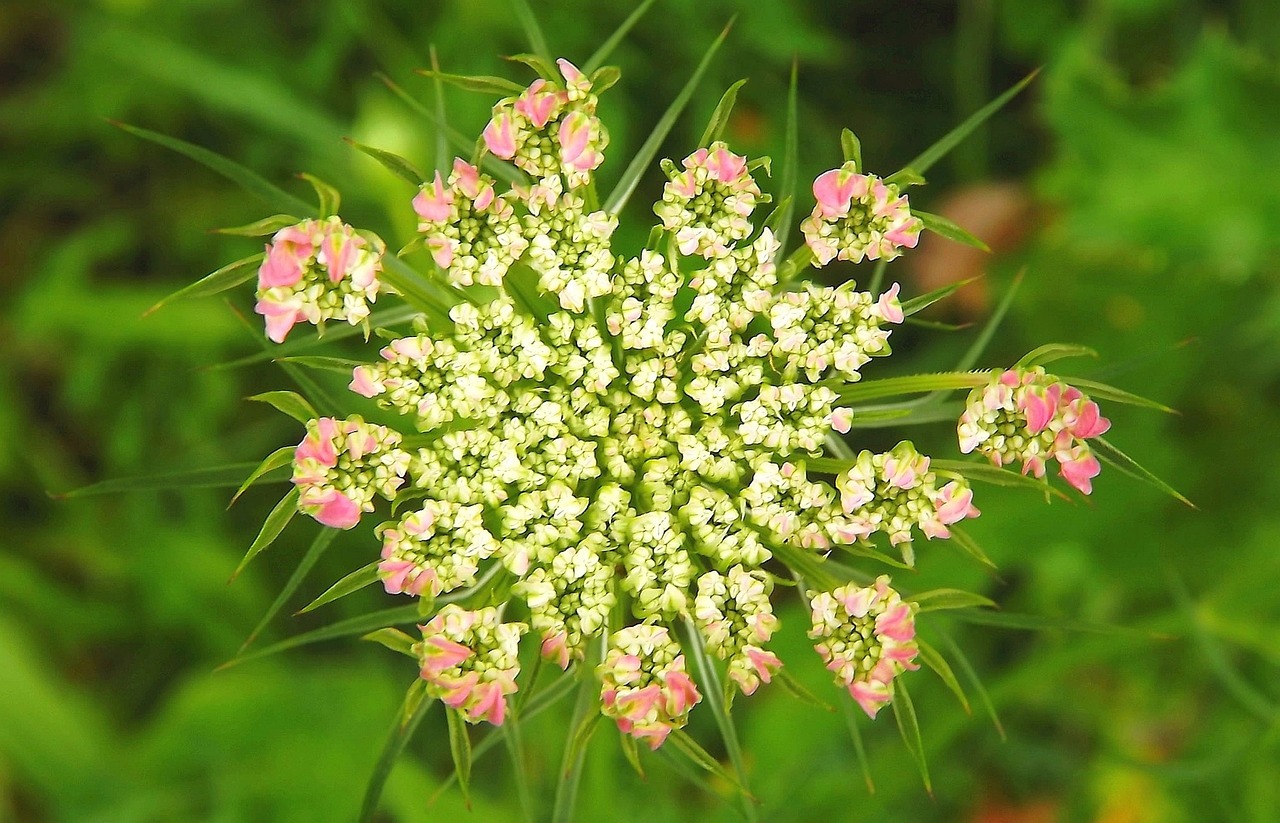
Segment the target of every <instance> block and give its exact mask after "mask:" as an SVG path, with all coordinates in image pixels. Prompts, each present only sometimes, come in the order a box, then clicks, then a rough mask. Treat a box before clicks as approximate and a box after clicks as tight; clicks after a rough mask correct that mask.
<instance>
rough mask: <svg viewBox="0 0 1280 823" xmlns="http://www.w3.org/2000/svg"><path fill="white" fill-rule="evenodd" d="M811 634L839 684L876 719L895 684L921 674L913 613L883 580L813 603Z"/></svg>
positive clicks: (833, 593) (818, 598)
mask: <svg viewBox="0 0 1280 823" xmlns="http://www.w3.org/2000/svg"><path fill="white" fill-rule="evenodd" d="M809 602H810V606H811V608H812V614H813V628H812V629H811V630H810V631H809V637H811V638H813V639H814V640H817V641H818V642H817V644H816V645H815V647H814V648H816V649H817V650H818V654H820V655H821V656H822V660H823V662H825V663H826V664H827V669H829V670H830V671H832V672H834V673H835V676H836V682H837V683H840V684H841V685H843V686H845V687H846V688H848V689H849V694H850V695H851V696H852V697H853V699H854V700H856V701H857V702H858V705H859V706H861V707H862V710H863V711H865V712H866V713H867V715H868V716H870V717H875V716H876V713H877V712H879V711H880V709H881V708H882V707H884V706H885V705H886V704H887V703H888V702H889V701H890V700H892V699H893V679H894V678H895V677H897V676H898V675H899V674H901V673H902V672H903V670H906V669H915V668H918V666H917V665H916V663H915V662H914V661H915V658H916V655H917V654H918V653H919V651H920V650H919V647H918V646H917V645H916V640H915V637H916V621H915V608H914V606H913V605H912V604H910V603H907V602H905V601H903V599H902V598H901V597H900V596H899V595H898V593H897V592H896V591H894V590H893V589H891V588H890V587H889V578H888V577H887V576H885V575H881V576H880V577H879V578H877V579H876V582H875V584H874V585H872V586H868V587H866V588H859V587H857V586H853V585H849V586H841V587H839V588H837V589H836V590H834V591H830V592H819V593H818V594H816V595H814V596H813V597H812V599H811V600H810V601H809Z"/></svg>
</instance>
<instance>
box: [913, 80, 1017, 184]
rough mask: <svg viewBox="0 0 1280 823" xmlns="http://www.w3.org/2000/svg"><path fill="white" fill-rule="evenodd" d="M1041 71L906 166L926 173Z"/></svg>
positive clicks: (970, 118)
mask: <svg viewBox="0 0 1280 823" xmlns="http://www.w3.org/2000/svg"><path fill="white" fill-rule="evenodd" d="M1039 73H1040V70H1039V69H1036V70H1035V71H1033V72H1031V73H1030V74H1028V75H1027V76H1026V77H1024V78H1022V79H1021V80H1020V81H1018V82H1017V83H1016V84H1015V85H1014V86H1013V87H1012V88H1010V89H1009V90H1008V91H1006V92H1005V93H1004V94H1002V95H1000V96H999V97H997V98H996V99H995V100H992V101H991V102H990V103H988V104H987V105H985V106H983V107H982V108H980V109H978V110H977V111H976V112H974V113H973V114H971V115H969V117H968V118H967V119H966V120H965V121H964V122H963V123H961V124H960V125H958V126H956V127H955V128H954V129H952V130H951V131H949V132H947V134H946V135H944V136H943V137H942V139H941V140H939V141H938V142H936V143H934V144H933V145H932V146H930V147H929V148H927V149H925V150H924V151H923V152H921V153H920V154H919V155H918V156H916V158H915V159H914V160H912V161H911V162H910V163H907V165H906V166H905V168H909V169H911V170H912V171H914V172H916V173H917V174H924V173H925V172H927V171H928V170H929V169H930V168H931V167H932V166H933V164H934V163H937V162H938V161H939V160H941V159H942V158H943V157H946V156H947V153H948V152H950V151H951V150H952V149H953V148H955V147H956V146H957V145H958V144H959V143H960V141H962V140H964V139H965V138H966V137H968V136H969V134H970V133H972V132H973V130H974V129H976V128H978V126H981V125H982V124H983V123H985V122H986V121H987V119H988V118H989V117H991V115H993V114H995V113H996V112H997V111H999V110H1000V109H1002V108H1004V106H1005V104H1006V103H1008V102H1009V101H1010V100H1012V99H1013V98H1014V97H1016V96H1017V95H1018V92H1020V91H1022V90H1023V89H1024V88H1026V87H1027V84H1029V83H1030V82H1031V81H1032V80H1034V79H1035V77H1036V75H1037V74H1039Z"/></svg>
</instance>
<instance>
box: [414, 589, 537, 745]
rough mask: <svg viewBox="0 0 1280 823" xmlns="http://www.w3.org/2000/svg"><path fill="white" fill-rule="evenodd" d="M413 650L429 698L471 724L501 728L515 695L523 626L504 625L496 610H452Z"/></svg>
mask: <svg viewBox="0 0 1280 823" xmlns="http://www.w3.org/2000/svg"><path fill="white" fill-rule="evenodd" d="M418 628H419V629H420V630H421V631H422V640H421V641H419V642H417V643H415V644H414V645H413V653H414V655H415V656H416V657H417V658H418V662H419V664H420V666H421V669H422V671H421V673H422V679H423V680H425V681H426V682H427V692H428V693H429V694H431V695H433V696H435V697H438V698H440V699H441V700H442V701H443V702H444V703H445V705H447V706H449V707H450V708H453V709H457V710H458V711H460V712H461V713H462V716H463V717H465V718H466V719H467V721H468V722H471V723H478V722H480V721H481V720H487V721H489V722H490V723H492V724H493V725H495V726H501V725H502V723H503V720H504V719H505V718H506V712H507V696H508V695H510V694H514V693H515V692H516V691H517V686H516V675H518V674H519V673H520V659H519V657H518V652H519V644H520V636H521V635H522V634H524V632H525V630H526V628H527V627H526V626H525V625H524V624H523V623H503V622H502V619H501V618H500V617H499V616H498V610H497V609H495V608H492V607H490V608H484V609H479V610H477V611H467V610H466V609H463V608H461V607H459V606H455V605H453V604H449V605H447V606H445V607H444V608H442V609H441V610H440V612H439V613H438V614H437V615H436V616H435V617H433V618H431V620H430V621H428V622H427V624H426V625H423V626H419V627H418Z"/></svg>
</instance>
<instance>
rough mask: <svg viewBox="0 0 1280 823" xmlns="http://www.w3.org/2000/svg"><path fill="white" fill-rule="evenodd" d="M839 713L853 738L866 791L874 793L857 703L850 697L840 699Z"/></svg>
mask: <svg viewBox="0 0 1280 823" xmlns="http://www.w3.org/2000/svg"><path fill="white" fill-rule="evenodd" d="M840 713H841V714H843V715H844V725H845V727H846V728H847V729H848V730H849V738H850V739H851V740H853V751H854V754H855V755H857V757H858V767H859V768H860V769H861V770H862V780H863V782H865V783H866V784H867V793H868V794H875V793H876V784H875V781H874V780H872V779H871V763H870V761H869V760H867V748H866V746H864V745H863V743H862V732H861V730H859V729H858V723H859V722H860V719H859V717H858V707H857V704H855V703H854V702H853V699H852V698H849V699H841V701H840Z"/></svg>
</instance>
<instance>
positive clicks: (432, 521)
mask: <svg viewBox="0 0 1280 823" xmlns="http://www.w3.org/2000/svg"><path fill="white" fill-rule="evenodd" d="M483 512H484V507H483V506H480V505H473V506H463V505H458V504H457V503H452V502H450V501H447V500H428V501H426V502H425V503H424V504H423V506H422V508H420V509H418V510H417V511H415V512H411V513H409V514H407V515H405V516H404V517H403V518H401V520H400V522H398V523H384V524H382V525H381V526H380V527H379V531H380V533H381V536H382V561H381V562H380V563H378V577H379V578H380V579H381V580H382V584H383V586H384V587H385V588H386V590H387V592H388V593H389V594H402V593H403V594H411V595H421V594H428V595H430V596H432V597H434V596H436V595H438V594H440V593H441V592H447V591H453V590H454V589H456V588H458V587H460V586H468V585H471V584H472V583H474V582H475V580H476V569H477V568H478V567H479V564H480V561H482V560H486V559H488V558H489V557H490V556H492V555H493V554H494V553H495V552H496V551H497V550H498V541H497V540H496V539H494V536H493V535H492V534H490V533H489V531H488V530H487V529H486V528H485V526H484V521H483V520H482V519H481V515H482V514H483Z"/></svg>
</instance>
